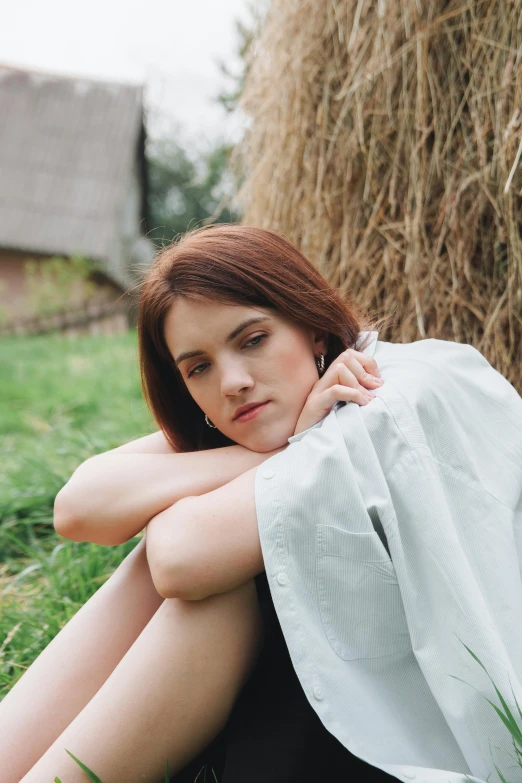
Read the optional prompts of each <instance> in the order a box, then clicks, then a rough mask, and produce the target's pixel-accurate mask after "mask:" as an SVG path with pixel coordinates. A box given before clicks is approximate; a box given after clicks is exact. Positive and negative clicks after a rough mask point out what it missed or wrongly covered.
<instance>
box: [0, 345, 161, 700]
mask: <svg viewBox="0 0 522 783" xmlns="http://www.w3.org/2000/svg"><path fill="white" fill-rule="evenodd" d="M0 363H1V365H2V369H3V372H2V374H1V376H0V562H1V563H2V566H1V569H0V595H1V597H0V638H1V639H2V640H3V642H2V645H1V648H0V696H2V695H4V694H5V693H6V692H7V690H9V688H10V687H11V686H12V685H13V684H14V682H15V681H16V679H17V678H18V677H19V676H20V675H21V674H22V673H23V671H24V670H25V668H26V667H27V666H29V665H30V664H31V663H32V662H33V660H34V659H35V658H36V657H37V656H38V655H39V654H40V652H41V651H42V650H43V649H44V647H46V646H47V644H49V642H50V641H51V640H52V639H53V637H54V636H55V635H56V634H57V633H58V631H59V630H60V629H61V628H62V627H63V626H64V625H65V623H66V622H68V620H69V619H70V618H71V617H72V616H73V614H75V613H76V612H77V611H78V609H79V608H80V607H81V606H82V605H83V604H84V603H85V602H86V601H87V600H88V598H90V596H91V595H92V594H93V593H94V592H95V591H96V590H97V589H98V587H100V586H101V584H102V583H103V582H104V581H105V580H106V579H107V578H108V577H109V576H110V575H111V574H112V573H113V571H114V570H115V569H116V568H117V566H118V565H119V563H120V562H121V561H122V560H123V558H124V557H125V556H126V555H127V554H128V552H130V551H131V550H132V549H133V548H134V546H135V545H136V544H137V543H138V540H139V539H138V538H134V539H131V541H128V542H126V543H125V544H122V545H121V546H116V547H102V546H98V545H96V544H91V543H86V542H81V543H77V542H73V541H67V540H64V539H63V538H61V537H59V536H58V535H57V534H56V533H55V531H54V527H53V504H54V498H55V496H56V494H57V492H58V490H59V489H60V488H61V487H62V486H63V485H64V484H65V483H66V481H67V480H68V479H69V477H70V475H71V474H72V472H73V471H74V470H75V469H76V467H77V466H78V465H79V464H80V463H81V462H83V461H84V460H85V459H87V458H88V457H90V456H92V455H94V454H97V453H100V452H102V451H107V450H108V449H110V448H114V447H115V446H117V445H119V444H121V443H124V442H127V441H129V440H133V439H135V438H139V437H140V436H141V435H146V434H148V433H149V432H152V431H154V430H155V429H157V428H156V427H155V425H154V422H153V420H152V417H151V416H150V414H149V412H148V410H147V408H146V406H145V403H144V401H143V397H142V393H141V387H140V382H139V374H138V363H137V351H136V333H135V331H131V332H129V333H127V334H124V335H113V336H110V337H108V336H101V335H100V336H95V337H93V336H85V337H77V338H74V339H69V338H64V337H61V336H58V335H51V336H45V337H24V338H16V337H13V338H9V339H4V340H1V341H0Z"/></svg>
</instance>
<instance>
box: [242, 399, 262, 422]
mask: <svg viewBox="0 0 522 783" xmlns="http://www.w3.org/2000/svg"><path fill="white" fill-rule="evenodd" d="M269 402H270V400H267V401H266V402H263V403H262V404H261V405H256V407H255V408H250V410H248V411H245V412H244V413H242V414H241V416H238V417H237V418H236V419H234V421H250V419H254V418H255V417H256V416H259V414H260V413H262V412H263V411H264V410H265V408H266V406H267V405H268V404H269Z"/></svg>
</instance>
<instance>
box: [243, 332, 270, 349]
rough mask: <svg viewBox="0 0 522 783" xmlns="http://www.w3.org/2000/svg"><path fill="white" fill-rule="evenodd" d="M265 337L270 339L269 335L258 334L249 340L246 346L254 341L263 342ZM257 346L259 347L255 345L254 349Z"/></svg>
mask: <svg viewBox="0 0 522 783" xmlns="http://www.w3.org/2000/svg"><path fill="white" fill-rule="evenodd" d="M263 337H268V335H267V334H256V336H255V337H251V338H250V340H247V341H246V343H245V345H248V343H251V342H252V340H262V339H263ZM256 345H259V343H255V344H254V345H253V346H252V347H253V348H255V347H256Z"/></svg>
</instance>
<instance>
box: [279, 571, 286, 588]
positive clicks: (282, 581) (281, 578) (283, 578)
mask: <svg viewBox="0 0 522 783" xmlns="http://www.w3.org/2000/svg"><path fill="white" fill-rule="evenodd" d="M277 581H278V582H279V584H280V585H286V583H287V582H288V576H287V575H286V574H285V572H284V571H281V573H280V574H278V575H277Z"/></svg>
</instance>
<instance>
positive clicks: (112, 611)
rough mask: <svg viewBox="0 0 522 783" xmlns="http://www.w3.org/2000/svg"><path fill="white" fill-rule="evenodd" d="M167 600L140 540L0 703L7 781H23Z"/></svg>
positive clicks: (0, 754)
mask: <svg viewBox="0 0 522 783" xmlns="http://www.w3.org/2000/svg"><path fill="white" fill-rule="evenodd" d="M163 600H164V599H163V598H162V597H161V596H160V595H159V594H158V592H157V591H156V588H155V587H154V583H153V581H152V578H151V575H150V569H149V564H148V562H147V557H146V552H145V541H144V540H142V541H140V542H139V543H138V544H137V546H136V547H135V548H134V549H133V550H132V552H131V553H130V554H129V555H127V557H126V558H125V560H124V561H123V562H122V563H121V564H120V565H119V566H118V568H117V569H116V571H115V572H114V573H113V574H112V576H111V577H110V578H109V579H108V580H107V581H106V582H105V583H104V584H103V585H102V587H100V589H99V590H97V591H96V593H95V594H94V595H93V596H92V597H91V598H90V599H89V600H88V601H87V602H86V603H85V604H84V606H82V607H81V609H80V610H79V611H78V612H77V613H76V614H75V615H74V617H72V618H71V620H70V621H69V622H68V623H67V625H66V626H65V627H64V628H62V630H61V631H60V633H58V634H57V635H56V636H55V638H54V639H53V640H52V642H51V643H50V644H49V645H48V646H47V647H46V648H45V650H43V651H42V653H41V654H40V655H39V656H38V658H36V660H35V661H34V662H33V663H32V664H31V666H30V667H29V669H27V671H26V672H25V673H24V675H23V676H22V677H21V678H20V679H19V680H18V682H17V683H16V685H14V686H13V688H12V689H11V690H10V691H9V693H8V694H7V696H5V697H4V699H3V700H2V702H0V759H2V762H1V766H2V774H1V778H2V781H5V783H18V781H19V780H20V778H21V777H22V775H25V773H26V772H27V771H28V770H29V769H31V767H32V766H33V764H35V762H36V761H37V760H38V759H39V758H40V756H41V755H42V754H43V753H45V751H46V750H47V749H48V748H49V747H50V745H52V743H53V742H54V741H55V740H56V738H57V737H59V736H60V734H61V733H62V731H63V730H64V729H65V728H66V727H67V726H68V725H69V723H70V722H71V721H72V720H73V719H74V718H75V717H76V716H77V714H78V713H79V712H80V711H81V710H82V709H83V708H84V707H85V705H86V704H87V703H88V702H89V701H90V700H91V698H92V697H93V696H94V694H95V693H96V692H97V691H98V690H99V688H100V687H101V686H102V685H103V683H104V682H105V680H106V679H107V677H108V676H109V675H110V674H111V672H112V671H113V670H114V668H115V667H116V665H117V664H118V663H119V662H120V660H121V659H122V658H123V656H124V655H125V653H126V652H127V650H128V649H129V648H130V646H131V645H132V644H133V642H135V641H136V639H137V638H138V636H139V634H140V633H141V632H142V630H143V629H144V628H145V626H146V625H147V623H148V622H149V621H150V619H151V617H153V615H154V614H155V612H156V611H157V610H158V609H159V607H160V606H161V604H162V603H163ZM51 779H52V778H51Z"/></svg>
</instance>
